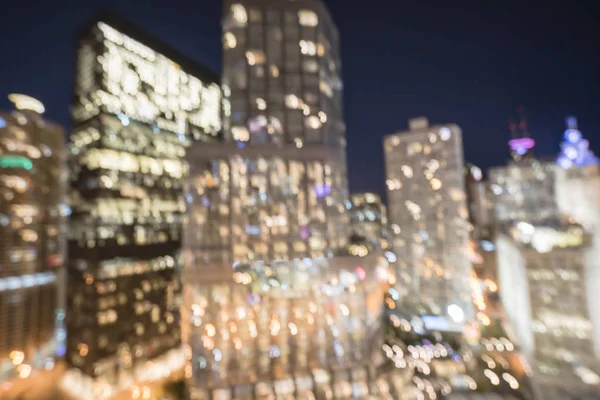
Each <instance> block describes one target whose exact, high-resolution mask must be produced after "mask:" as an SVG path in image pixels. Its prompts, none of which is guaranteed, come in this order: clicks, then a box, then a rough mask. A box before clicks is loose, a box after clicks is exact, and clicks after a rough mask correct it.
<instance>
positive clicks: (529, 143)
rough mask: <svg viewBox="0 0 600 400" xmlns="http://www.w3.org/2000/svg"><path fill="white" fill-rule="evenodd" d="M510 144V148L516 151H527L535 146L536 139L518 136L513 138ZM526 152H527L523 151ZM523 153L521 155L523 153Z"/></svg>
mask: <svg viewBox="0 0 600 400" xmlns="http://www.w3.org/2000/svg"><path fill="white" fill-rule="evenodd" d="M508 145H509V146H510V148H511V149H512V150H514V151H515V152H517V154H518V152H519V151H523V150H525V151H527V150H529V149H532V148H533V147H534V146H535V140H533V139H532V138H527V137H526V138H518V139H512V140H509V142H508ZM523 154H525V153H523ZM523 154H521V155H523Z"/></svg>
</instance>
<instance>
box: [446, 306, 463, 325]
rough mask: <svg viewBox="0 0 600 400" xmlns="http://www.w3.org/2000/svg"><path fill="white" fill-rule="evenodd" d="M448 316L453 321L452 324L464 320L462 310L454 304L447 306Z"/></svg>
mask: <svg viewBox="0 0 600 400" xmlns="http://www.w3.org/2000/svg"><path fill="white" fill-rule="evenodd" d="M448 315H449V316H450V318H452V319H453V320H454V322H458V323H460V322H463V321H464V320H465V313H464V311H463V309H462V308H460V307H459V306H457V305H456V304H450V305H449V306H448Z"/></svg>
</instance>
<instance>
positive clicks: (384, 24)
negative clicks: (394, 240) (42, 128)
mask: <svg viewBox="0 0 600 400" xmlns="http://www.w3.org/2000/svg"><path fill="white" fill-rule="evenodd" d="M54 3H57V4H60V5H57V6H55V5H53V4H54ZM120 3H122V4H120ZM326 3H327V4H328V6H329V9H330V11H331V13H332V15H333V19H334V21H335V22H336V24H337V26H338V28H339V31H340V36H341V41H342V61H343V78H344V97H345V104H344V108H345V110H344V111H345V119H346V124H347V126H348V164H349V172H350V185H351V190H352V191H366V190H371V191H376V192H379V193H383V192H384V167H383V156H382V144H381V139H382V137H383V135H385V134H389V133H393V132H395V131H398V130H404V129H405V128H406V126H407V120H408V118H411V117H414V116H419V115H425V116H427V117H429V119H430V121H431V122H432V123H443V122H455V123H457V124H459V125H460V126H461V127H462V129H463V135H464V142H465V156H466V159H467V160H468V161H471V162H473V163H475V164H477V165H479V166H481V167H482V168H484V169H487V168H488V167H490V166H493V165H501V164H504V163H505V162H506V160H507V159H508V149H507V146H506V142H507V140H508V138H509V133H508V129H507V119H508V116H509V115H511V114H515V111H514V110H515V109H516V107H517V106H518V105H521V104H523V105H524V106H525V108H526V110H527V114H528V119H529V127H530V132H531V134H532V136H533V137H534V139H535V140H536V141H537V151H536V152H537V154H538V155H544V156H548V155H555V154H556V153H558V150H559V148H558V145H559V142H560V140H561V136H562V132H563V131H564V117H565V115H567V114H573V115H575V116H577V117H578V119H579V127H580V129H581V130H582V131H583V134H584V137H586V138H588V139H589V140H590V142H591V145H592V148H593V149H595V150H596V153H600V99H599V97H598V95H599V93H600V28H598V24H599V22H600V13H599V12H598V10H596V9H594V7H593V6H592V4H593V3H594V2H592V1H578V0H574V1H558V0H556V1H543V2H541V1H537V0H536V1H533V0H532V1H527V2H524V1H522V0H521V1H513V0H504V1H499V0H498V1H492V0H472V1H461V0H455V1H415V0H402V1H398V0H368V1H365V0H330V1H326ZM423 3H426V4H423ZM523 3H527V4H523ZM100 8H103V9H110V10H114V11H116V12H117V13H119V14H121V15H123V16H124V17H126V18H127V19H129V20H131V21H132V22H133V23H135V24H136V25H139V26H141V27H142V28H144V29H145V30H146V31H148V32H149V33H151V34H153V35H154V36H157V37H159V38H160V39H162V40H163V41H165V42H167V43H168V44H170V45H172V46H173V47H175V48H176V49H177V50H179V51H181V52H183V53H185V54H186V55H188V56H189V57H191V58H193V59H196V60H197V61H199V62H201V63H203V64H205V65H206V66H208V67H209V68H211V69H213V70H215V71H220V63H221V42H220V18H221V4H220V1H219V0H195V1H181V0H169V1H163V0H160V1H158V0H146V1H96V0H86V1H81V0H77V1H72V0H70V1H60V2H54V1H14V2H10V7H3V8H2V12H1V14H0V19H1V21H0V51H1V52H0V54H1V56H0V65H1V67H0V68H1V69H0V71H1V73H0V97H1V99H0V108H3V109H5V108H8V107H10V105H9V103H8V101H7V100H6V94H8V93H12V92H20V93H26V94H30V95H32V96H34V97H37V98H38V99H40V100H42V101H43V102H44V103H45V105H46V109H47V113H46V114H47V116H48V117H50V118H51V119H54V120H57V121H58V122H60V123H62V124H64V125H68V124H69V114H68V113H69V111H68V106H69V103H70V100H71V93H72V82H73V69H74V63H75V61H74V59H75V46H74V43H75V42H74V34H75V32H76V30H77V29H79V28H81V27H82V26H83V25H84V24H85V23H86V22H88V21H90V20H91V18H92V17H93V16H94V14H95V13H96V12H97V11H98V10H99V9H100Z"/></svg>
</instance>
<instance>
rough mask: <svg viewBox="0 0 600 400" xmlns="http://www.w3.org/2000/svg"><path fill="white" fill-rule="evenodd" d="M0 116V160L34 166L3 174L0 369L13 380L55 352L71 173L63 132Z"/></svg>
mask: <svg viewBox="0 0 600 400" xmlns="http://www.w3.org/2000/svg"><path fill="white" fill-rule="evenodd" d="M0 117H1V118H2V120H3V121H4V122H5V126H3V127H2V128H0V131H1V132H0V157H3V158H11V157H12V158H19V159H22V160H28V162H29V163H30V164H29V165H30V166H26V165H25V164H23V165H8V164H6V165H3V166H2V168H0V196H2V200H1V201H0V264H2V265H3V266H4V267H3V268H2V271H0V325H1V326H3V327H6V329H3V330H2V334H0V357H2V358H0V364H4V365H5V366H6V365H10V367H9V368H8V370H7V369H4V368H3V370H2V371H0V373H1V374H2V375H3V376H4V378H5V379H11V378H13V377H16V376H21V377H27V376H28V375H29V374H26V375H27V376H25V375H24V373H19V372H18V371H20V370H21V368H25V367H26V366H30V367H32V368H33V369H41V368H44V367H45V365H46V364H47V365H48V366H50V365H52V364H53V360H54V357H55V354H56V351H57V347H56V346H57V343H56V341H55V330H56V307H57V306H58V305H59V304H62V301H60V299H59V296H60V293H61V288H62V283H61V282H57V277H58V276H60V271H61V269H62V266H63V262H64V256H65V252H64V250H65V248H64V243H63V238H64V227H65V226H64V213H63V204H64V178H65V172H66V169H65V165H64V160H65V157H64V131H63V130H62V129H61V128H60V127H58V126H57V125H54V124H52V123H50V122H48V121H45V120H43V119H42V118H41V117H40V116H39V115H38V114H37V113H33V112H29V111H23V112H13V113H11V114H8V113H2V114H0ZM19 354H22V357H21V356H19ZM17 358H19V361H17ZM4 362H6V363H4Z"/></svg>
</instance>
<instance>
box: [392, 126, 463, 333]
mask: <svg viewBox="0 0 600 400" xmlns="http://www.w3.org/2000/svg"><path fill="white" fill-rule="evenodd" d="M384 148H385V163H386V184H387V187H388V201H389V204H388V217H389V221H390V224H391V225H390V228H391V230H392V235H393V238H394V239H393V240H394V248H395V250H396V254H397V255H398V262H399V268H400V271H401V273H402V272H404V274H403V275H404V277H405V279H407V280H409V281H411V282H412V283H413V285H414V287H415V288H416V290H417V291H418V294H419V295H420V296H421V300H422V301H424V302H425V303H427V304H428V305H430V306H431V308H432V310H433V311H434V312H436V313H440V314H446V313H448V314H450V316H451V317H453V318H454V319H455V321H456V322H459V321H462V320H463V319H464V318H468V317H470V316H473V306H472V301H471V294H470V293H471V287H470V280H471V263H470V261H469V259H468V246H469V242H468V241H469V230H468V214H469V213H468V210H467V205H466V196H465V190H464V178H463V168H464V159H463V150H462V136H461V130H460V128H459V127H458V126H456V125H451V124H450V125H437V126H429V123H428V121H427V120H426V119H425V118H419V119H414V120H411V121H410V131H408V132H400V133H397V134H393V135H389V136H387V137H386V138H385V139H384ZM459 308H460V310H459Z"/></svg>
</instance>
